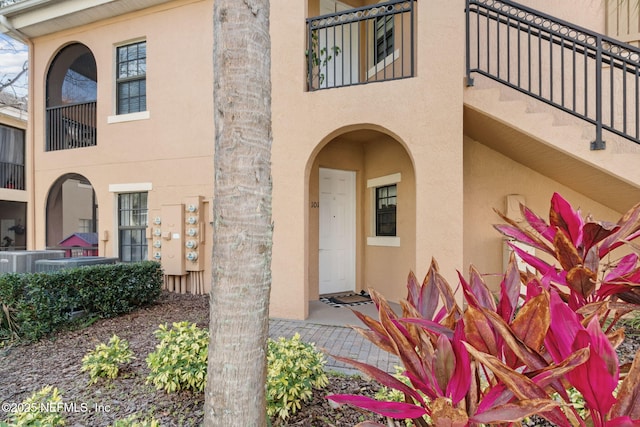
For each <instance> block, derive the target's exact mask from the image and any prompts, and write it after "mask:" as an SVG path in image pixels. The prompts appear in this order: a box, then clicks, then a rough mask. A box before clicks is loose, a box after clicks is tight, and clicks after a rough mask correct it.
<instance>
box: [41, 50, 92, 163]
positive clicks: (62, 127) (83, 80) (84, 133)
mask: <svg viewBox="0 0 640 427" xmlns="http://www.w3.org/2000/svg"><path fill="white" fill-rule="evenodd" d="M97 88H98V75H97V67H96V60H95V58H94V56H93V53H91V50H89V48H88V47H87V46H85V45H83V44H81V43H73V44H70V45H68V46H65V47H64V48H62V49H61V50H60V51H59V52H58V54H57V55H56V56H55V58H54V59H53V61H52V62H51V66H50V67H49V71H48V72H47V86H46V89H47V97H46V102H47V105H46V118H47V139H46V147H45V148H46V151H56V150H66V149H72V148H82V147H89V146H93V145H96V101H97Z"/></svg>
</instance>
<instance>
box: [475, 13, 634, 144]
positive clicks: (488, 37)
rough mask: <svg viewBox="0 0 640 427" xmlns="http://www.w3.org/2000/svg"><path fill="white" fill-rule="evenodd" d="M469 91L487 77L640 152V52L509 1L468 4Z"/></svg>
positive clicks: (599, 140) (597, 138)
mask: <svg viewBox="0 0 640 427" xmlns="http://www.w3.org/2000/svg"><path fill="white" fill-rule="evenodd" d="M466 21H467V22H466V24H467V25H466V27H467V47H466V68H467V84H468V85H469V86H471V85H473V78H472V76H471V74H472V73H478V74H481V75H484V76H486V77H488V78H490V79H493V80H496V81H498V82H500V83H503V84H505V85H507V86H509V87H511V88H513V89H516V90H518V91H520V92H523V93H526V94H527V95H530V96H532V97H534V98H536V99H538V100H540V101H543V102H545V103H547V104H550V105H552V106H554V107H556V108H559V109H561V110H563V111H565V112H567V113H569V114H572V115H574V116H576V117H579V118H581V119H583V120H586V121H587V122H589V123H592V124H593V125H594V126H595V139H594V141H593V142H592V143H591V148H592V149H594V150H599V149H604V148H605V142H604V140H603V136H602V133H603V130H607V131H609V132H612V133H614V134H616V135H619V136H621V137H623V138H626V139H628V140H631V141H633V142H635V143H638V144H640V107H639V104H640V49H638V48H635V47H633V46H631V45H628V44H625V43H622V42H620V41H617V40H615V39H612V38H609V37H607V36H604V35H602V34H598V33H596V32H593V31H590V30H587V29H585V28H582V27H580V26H577V25H574V24H571V23H568V22H565V21H563V20H560V19H557V18H554V17H552V16H549V15H546V14H544V13H541V12H539V11H536V10H534V9H531V8H528V7H526V6H523V5H520V4H518V3H515V2H511V1H508V0H501V1H496V0H467V8H466Z"/></svg>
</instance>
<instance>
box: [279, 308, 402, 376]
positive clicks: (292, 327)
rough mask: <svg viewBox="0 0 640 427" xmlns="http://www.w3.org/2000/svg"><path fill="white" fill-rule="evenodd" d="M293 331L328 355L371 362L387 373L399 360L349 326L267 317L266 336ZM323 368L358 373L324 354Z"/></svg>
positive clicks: (283, 335) (283, 334) (286, 336)
mask: <svg viewBox="0 0 640 427" xmlns="http://www.w3.org/2000/svg"><path fill="white" fill-rule="evenodd" d="M296 332H297V333H299V334H300V338H301V339H302V341H305V342H308V343H315V345H316V348H318V349H319V350H323V351H325V352H326V353H327V354H335V355H337V356H343V357H349V358H351V359H355V360H357V361H359V362H365V363H368V364H370V365H374V366H376V367H378V368H380V369H382V370H385V371H387V372H389V373H395V366H399V365H400V361H399V359H398V358H397V357H396V356H395V355H392V354H390V353H387V352H386V351H383V350H380V349H379V348H378V347H377V346H375V345H374V344H372V343H371V342H370V341H369V340H367V339H365V338H364V337H363V336H362V335H360V334H359V333H357V332H356V331H354V330H353V329H351V328H349V327H345V326H328V325H319V324H314V323H310V322H307V321H302V320H287V319H270V320H269V336H270V337H271V338H273V339H277V338H279V337H285V338H291V337H293V336H294V335H295V333H296ZM325 370H327V371H339V372H343V373H346V374H357V373H360V371H358V370H357V369H355V368H354V367H353V366H351V365H347V364H345V363H342V362H338V361H337V360H335V359H334V358H333V357H330V356H327V364H326V365H325Z"/></svg>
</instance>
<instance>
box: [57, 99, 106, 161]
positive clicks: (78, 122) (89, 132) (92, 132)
mask: <svg viewBox="0 0 640 427" xmlns="http://www.w3.org/2000/svg"><path fill="white" fill-rule="evenodd" d="M93 145H96V103H95V102H85V103H80V104H71V105H64V106H61V107H49V108H47V144H46V151H56V150H67V149H71V148H82V147H91V146H93Z"/></svg>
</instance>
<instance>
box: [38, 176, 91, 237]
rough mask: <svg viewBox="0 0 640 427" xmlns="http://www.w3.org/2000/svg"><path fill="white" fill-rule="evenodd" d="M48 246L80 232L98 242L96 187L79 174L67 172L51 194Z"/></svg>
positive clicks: (58, 180) (47, 218)
mask: <svg viewBox="0 0 640 427" xmlns="http://www.w3.org/2000/svg"><path fill="white" fill-rule="evenodd" d="M46 213H47V217H46V220H47V241H46V246H47V249H55V248H59V247H60V244H61V242H63V241H65V240H67V239H68V238H69V237H70V236H72V235H73V234H76V233H81V234H82V237H84V238H85V239H86V240H87V243H89V244H91V243H92V242H95V244H96V245H97V241H98V239H97V230H98V204H97V202H96V195H95V192H94V190H93V186H92V185H91V183H90V182H89V180H88V179H87V178H85V177H84V176H82V175H79V174H73V173H71V174H66V175H63V176H61V177H60V178H58V179H57V180H56V182H55V183H54V184H53V185H52V186H51V188H50V189H49V194H48V196H47V207H46Z"/></svg>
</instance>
